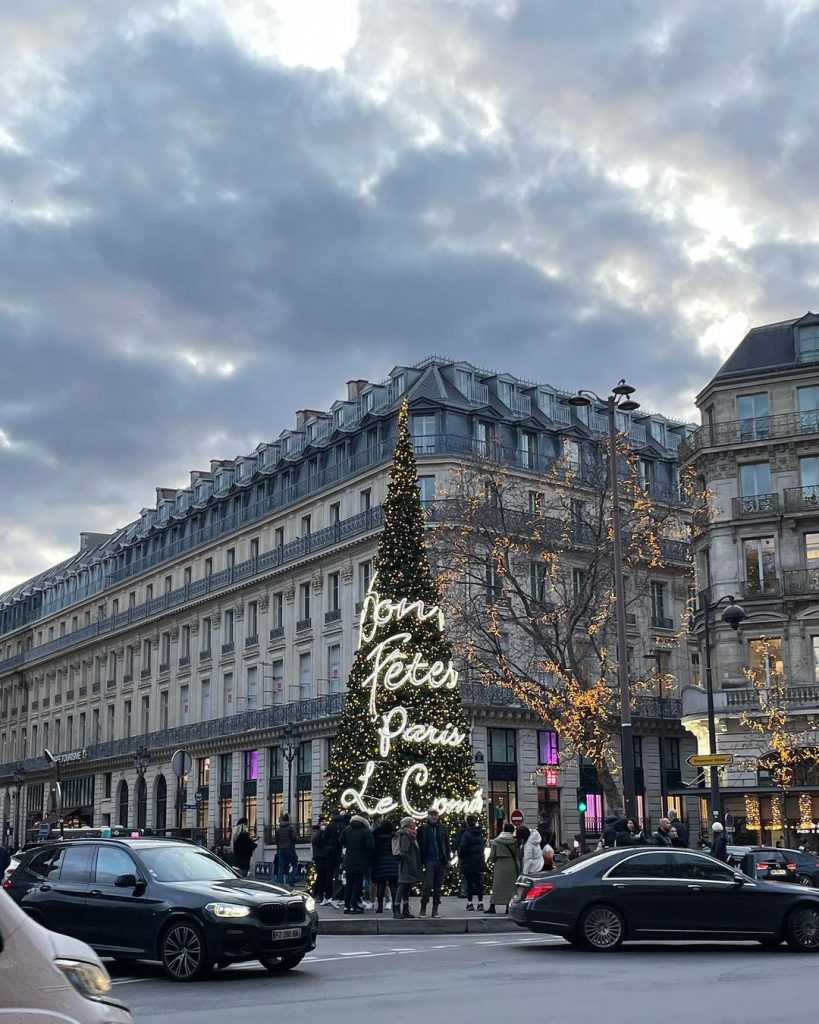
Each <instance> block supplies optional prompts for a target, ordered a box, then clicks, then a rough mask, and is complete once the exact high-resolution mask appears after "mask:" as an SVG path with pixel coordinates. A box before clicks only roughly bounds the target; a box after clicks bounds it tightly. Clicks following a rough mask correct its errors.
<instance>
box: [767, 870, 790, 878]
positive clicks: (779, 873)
mask: <svg viewBox="0 0 819 1024" xmlns="http://www.w3.org/2000/svg"><path fill="white" fill-rule="evenodd" d="M770 874H771V878H787V877H788V872H787V871H784V870H782V869H781V868H771V871H770Z"/></svg>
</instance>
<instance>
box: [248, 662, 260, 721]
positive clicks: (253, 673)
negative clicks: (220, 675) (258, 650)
mask: <svg viewBox="0 0 819 1024" xmlns="http://www.w3.org/2000/svg"><path fill="white" fill-rule="evenodd" d="M246 703H247V710H248V711H255V710H256V708H258V706H259V670H258V668H256V666H255V665H251V666H250V667H249V668H248V670H247V702H246Z"/></svg>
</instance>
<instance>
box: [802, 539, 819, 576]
mask: <svg viewBox="0 0 819 1024" xmlns="http://www.w3.org/2000/svg"><path fill="white" fill-rule="evenodd" d="M805 564H806V565H807V567H808V568H809V569H815V568H816V567H817V566H819V533H806V534H805Z"/></svg>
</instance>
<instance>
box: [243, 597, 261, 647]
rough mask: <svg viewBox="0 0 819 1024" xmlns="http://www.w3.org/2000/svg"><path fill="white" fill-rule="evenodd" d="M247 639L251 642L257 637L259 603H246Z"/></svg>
mask: <svg viewBox="0 0 819 1024" xmlns="http://www.w3.org/2000/svg"><path fill="white" fill-rule="evenodd" d="M246 621H247V639H248V640H252V639H253V638H254V637H258V635H259V602H258V601H248V603H247V619H246Z"/></svg>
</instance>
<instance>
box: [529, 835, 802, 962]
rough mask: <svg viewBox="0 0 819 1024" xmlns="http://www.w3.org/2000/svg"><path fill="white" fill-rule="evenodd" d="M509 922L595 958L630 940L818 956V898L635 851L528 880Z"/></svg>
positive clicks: (703, 858) (685, 856) (675, 857)
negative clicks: (751, 944)
mask: <svg viewBox="0 0 819 1024" xmlns="http://www.w3.org/2000/svg"><path fill="white" fill-rule="evenodd" d="M509 913H510V914H511V916H512V918H513V920H514V921H515V922H516V923H517V924H519V925H521V926H522V927H524V928H529V929H530V930H531V931H533V932H547V933H549V934H551V935H561V936H563V937H564V938H565V939H567V940H568V941H569V942H571V943H572V944H574V945H577V946H580V947H582V948H583V949H588V950H595V951H598V952H604V951H610V950H615V949H617V948H618V947H619V946H620V945H621V944H622V943H623V942H627V941H629V940H646V939H652V940H680V939H697V940H728V941H730V940H734V941H736V940H745V941H747V940H755V941H757V942H760V943H762V945H764V946H769V947H771V948H774V947H776V946H779V945H781V943H782V942H787V944H788V946H789V947H790V948H791V949H794V950H799V951H803V952H812V953H815V952H819V892H813V891H812V890H810V889H805V888H803V887H801V886H799V885H783V884H782V883H781V882H766V881H762V880H759V879H751V878H749V877H748V876H747V875H744V874H743V873H742V872H741V871H737V870H736V869H735V868H732V867H730V866H729V865H727V864H723V863H722V862H721V861H718V860H716V859H715V858H713V857H711V856H709V855H708V854H705V853H698V852H696V851H694V850H680V849H659V848H657V847H629V848H626V849H618V850H606V851H604V852H601V853H595V854H587V855H586V856H585V857H581V858H580V859H579V860H575V861H572V862H571V863H570V864H568V865H566V866H565V867H562V868H560V869H558V870H557V871H554V872H551V873H548V874H538V875H532V876H525V875H522V876H521V877H520V878H519V879H518V881H517V886H516V893H515V896H514V897H513V898H512V901H511V904H510V910H509Z"/></svg>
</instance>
